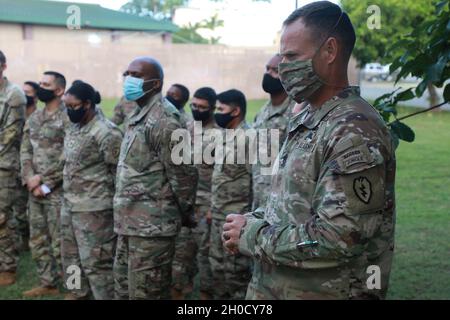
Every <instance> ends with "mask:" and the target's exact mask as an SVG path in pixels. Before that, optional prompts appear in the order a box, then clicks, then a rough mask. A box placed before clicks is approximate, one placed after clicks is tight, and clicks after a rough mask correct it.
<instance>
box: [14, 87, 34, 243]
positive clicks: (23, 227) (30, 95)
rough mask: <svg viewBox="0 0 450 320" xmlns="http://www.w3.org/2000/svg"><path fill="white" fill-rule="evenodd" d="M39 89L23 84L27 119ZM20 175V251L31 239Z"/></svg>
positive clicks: (17, 206)
mask: <svg viewBox="0 0 450 320" xmlns="http://www.w3.org/2000/svg"><path fill="white" fill-rule="evenodd" d="M38 89H39V84H37V83H36V82H33V81H26V82H25V83H24V84H23V92H24V93H25V97H26V99H27V107H26V110H25V119H28V118H29V117H30V115H31V114H32V113H33V112H34V111H35V110H36V108H37V100H38V98H37V91H38ZM17 177H18V185H19V186H20V187H19V190H18V191H17V199H16V201H15V203H14V219H15V222H16V226H15V227H16V237H17V242H16V243H17V248H18V249H19V251H28V250H29V249H30V248H29V245H28V241H29V240H30V225H29V222H28V213H27V207H28V190H27V187H26V186H25V185H24V184H23V183H22V180H21V179H20V170H19V174H18V175H17Z"/></svg>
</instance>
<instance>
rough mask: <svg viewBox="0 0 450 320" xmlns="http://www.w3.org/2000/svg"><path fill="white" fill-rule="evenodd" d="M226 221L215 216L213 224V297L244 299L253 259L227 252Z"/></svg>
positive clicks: (210, 254) (211, 249) (211, 256)
mask: <svg viewBox="0 0 450 320" xmlns="http://www.w3.org/2000/svg"><path fill="white" fill-rule="evenodd" d="M224 223H225V221H224V220H219V219H214V218H213V220H212V226H211V248H210V250H209V262H210V264H211V271H212V278H213V282H212V289H213V290H212V292H213V298H214V299H225V300H227V299H233V300H237V299H244V298H245V294H246V292H247V286H248V284H249V282H250V279H251V272H250V264H251V261H250V259H249V258H248V257H245V256H243V255H240V254H238V255H231V254H229V253H227V252H225V249H224V247H223V245H222V231H223V225H224Z"/></svg>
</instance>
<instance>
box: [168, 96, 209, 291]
mask: <svg viewBox="0 0 450 320" xmlns="http://www.w3.org/2000/svg"><path fill="white" fill-rule="evenodd" d="M216 99H217V97H216V92H215V91H214V89H212V88H209V87H203V88H200V89H198V90H197V91H195V93H194V96H193V98H192V103H191V109H192V115H193V118H194V120H195V122H194V121H191V122H190V123H189V127H188V129H189V132H190V136H191V141H192V149H191V150H192V154H193V157H195V155H194V154H195V153H202V154H203V152H205V149H206V148H208V146H210V143H212V142H211V134H212V133H213V131H212V130H213V129H215V128H218V126H217V124H216V122H215V120H214V110H215V108H216ZM195 125H198V126H201V131H200V130H195V128H194V126H195ZM196 135H197V136H196ZM200 141H201V142H202V143H201V145H202V147H201V148H198V149H196V146H195V145H194V142H197V143H199V142H200ZM196 168H197V171H198V175H199V180H198V188H197V196H196V198H195V217H196V221H198V225H197V227H196V228H194V229H192V228H187V227H182V228H181V231H180V234H179V235H178V237H177V240H176V245H175V257H174V260H173V266H172V298H173V299H184V298H185V297H186V295H187V294H189V293H191V292H192V289H193V279H194V276H195V275H196V274H198V276H199V290H200V299H202V300H209V299H211V297H212V291H211V290H212V288H211V284H212V278H211V266H210V265H209V261H208V256H209V245H210V234H211V211H210V207H211V176H212V172H213V169H214V163H213V164H207V163H206V162H204V161H203V157H202V163H200V164H197V163H196Z"/></svg>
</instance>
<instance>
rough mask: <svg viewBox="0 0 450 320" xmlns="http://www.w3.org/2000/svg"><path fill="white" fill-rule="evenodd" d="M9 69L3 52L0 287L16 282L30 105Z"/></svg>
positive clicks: (0, 57) (0, 80) (0, 69)
mask: <svg viewBox="0 0 450 320" xmlns="http://www.w3.org/2000/svg"><path fill="white" fill-rule="evenodd" d="M5 70H6V57H5V55H4V54H3V52H2V51H0V286H7V285H11V284H13V283H14V282H15V281H16V268H17V250H16V247H15V243H14V242H15V241H14V240H15V234H14V229H13V205H14V200H15V196H16V192H17V189H18V188H19V184H18V183H17V181H18V176H19V175H18V172H19V148H20V140H21V138H22V129H23V125H24V123H25V105H26V102H27V101H26V98H25V95H24V93H23V91H22V90H21V89H20V87H18V86H17V85H15V84H13V83H12V82H11V81H9V80H8V79H7V78H6V77H4V76H3V72H4V71H5Z"/></svg>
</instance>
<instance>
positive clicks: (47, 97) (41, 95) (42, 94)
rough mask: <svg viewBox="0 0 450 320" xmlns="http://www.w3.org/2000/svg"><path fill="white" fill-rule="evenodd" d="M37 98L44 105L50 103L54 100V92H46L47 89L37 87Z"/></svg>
mask: <svg viewBox="0 0 450 320" xmlns="http://www.w3.org/2000/svg"><path fill="white" fill-rule="evenodd" d="M37 97H38V99H39V100H41V101H42V102H44V103H46V102H50V101H52V100H53V99H55V98H56V96H55V92H54V91H53V90H48V89H44V88H41V87H39V89H38V91H37Z"/></svg>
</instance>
